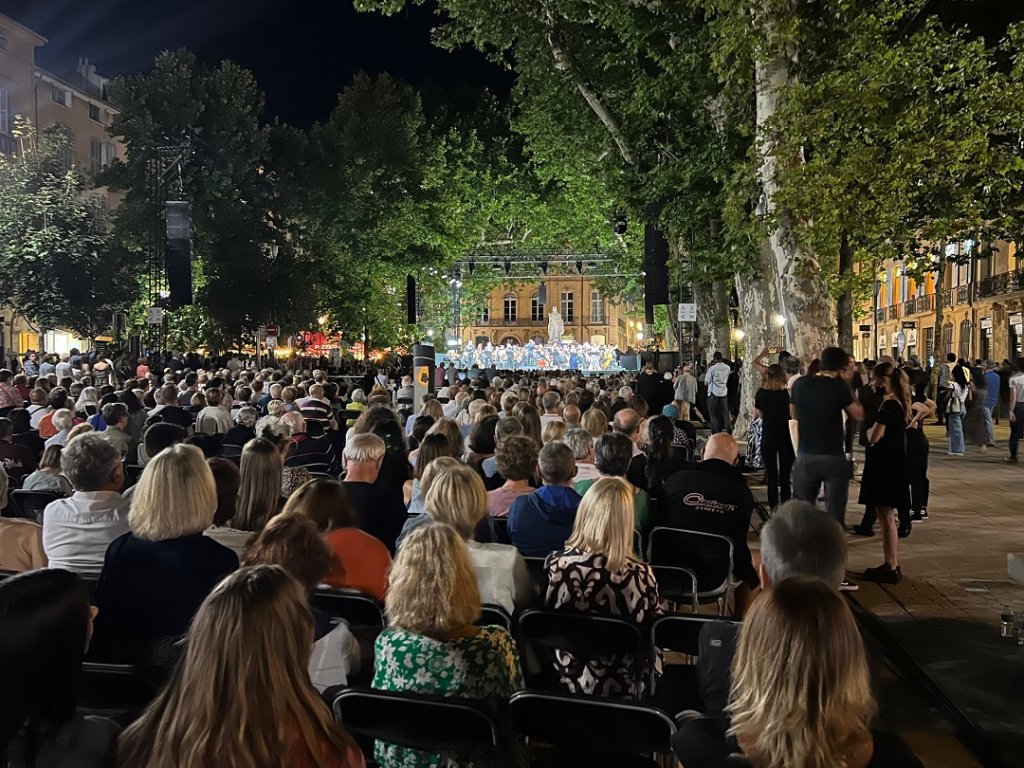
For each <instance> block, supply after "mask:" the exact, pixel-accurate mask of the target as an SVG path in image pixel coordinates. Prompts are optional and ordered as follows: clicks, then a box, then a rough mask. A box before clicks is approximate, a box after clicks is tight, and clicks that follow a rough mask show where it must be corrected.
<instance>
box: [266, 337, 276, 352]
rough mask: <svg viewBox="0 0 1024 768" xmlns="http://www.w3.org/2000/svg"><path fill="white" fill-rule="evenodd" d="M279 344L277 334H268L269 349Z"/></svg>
mask: <svg viewBox="0 0 1024 768" xmlns="http://www.w3.org/2000/svg"><path fill="white" fill-rule="evenodd" d="M276 346H277V336H267V349H273V348H274V347H276Z"/></svg>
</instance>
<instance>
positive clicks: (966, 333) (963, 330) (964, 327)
mask: <svg viewBox="0 0 1024 768" xmlns="http://www.w3.org/2000/svg"><path fill="white" fill-rule="evenodd" d="M973 335H974V334H973V333H972V331H971V321H970V320H964V321H963V322H961V323H960V357H961V358H963V359H964V360H970V359H971V347H972V346H974V345H973V344H971V342H972V341H973V339H972V338H971V337H972V336H973Z"/></svg>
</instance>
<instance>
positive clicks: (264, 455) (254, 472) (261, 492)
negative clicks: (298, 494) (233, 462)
mask: <svg viewBox="0 0 1024 768" xmlns="http://www.w3.org/2000/svg"><path fill="white" fill-rule="evenodd" d="M239 470H240V473H241V486H240V487H239V491H238V507H237V509H236V511H235V516H234V517H232V518H231V527H232V528H237V529H238V530H240V531H254V532H258V531H261V530H262V529H263V526H264V525H266V523H267V520H269V519H270V518H271V517H273V516H274V515H276V514H277V513H278V512H279V511H280V508H281V478H282V475H283V474H284V462H283V461H282V459H281V452H280V451H279V450H278V447H277V446H276V445H275V444H274V443H272V442H270V441H269V440H264V439H263V438H261V437H257V438H255V439H253V440H250V441H249V442H247V443H246V444H245V446H244V447H243V448H242V460H241V462H240V463H239Z"/></svg>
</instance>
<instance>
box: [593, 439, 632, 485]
mask: <svg viewBox="0 0 1024 768" xmlns="http://www.w3.org/2000/svg"><path fill="white" fill-rule="evenodd" d="M632 459H633V441H632V440H630V439H629V438H628V437H626V436H625V435H624V434H622V433H621V432H606V433H605V434H603V435H601V437H600V438H598V440H597V443H595V444H594V466H596V467H597V471H598V472H600V473H601V474H602V475H608V476H610V477H625V476H626V472H627V471H628V470H629V462H630V461H632Z"/></svg>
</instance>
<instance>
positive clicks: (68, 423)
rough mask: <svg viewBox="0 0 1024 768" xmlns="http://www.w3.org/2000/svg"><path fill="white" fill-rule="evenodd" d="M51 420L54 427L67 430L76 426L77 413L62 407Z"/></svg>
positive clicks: (58, 429)
mask: <svg viewBox="0 0 1024 768" xmlns="http://www.w3.org/2000/svg"><path fill="white" fill-rule="evenodd" d="M51 421H52V423H53V428H54V429H56V430H57V431H58V432H67V431H68V430H70V429H71V428H72V427H73V426H75V414H73V413H72V412H71V411H69V410H68V409H67V408H61V409H60V410H59V411H57V412H56V413H54V414H53V419H52V420H51Z"/></svg>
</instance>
